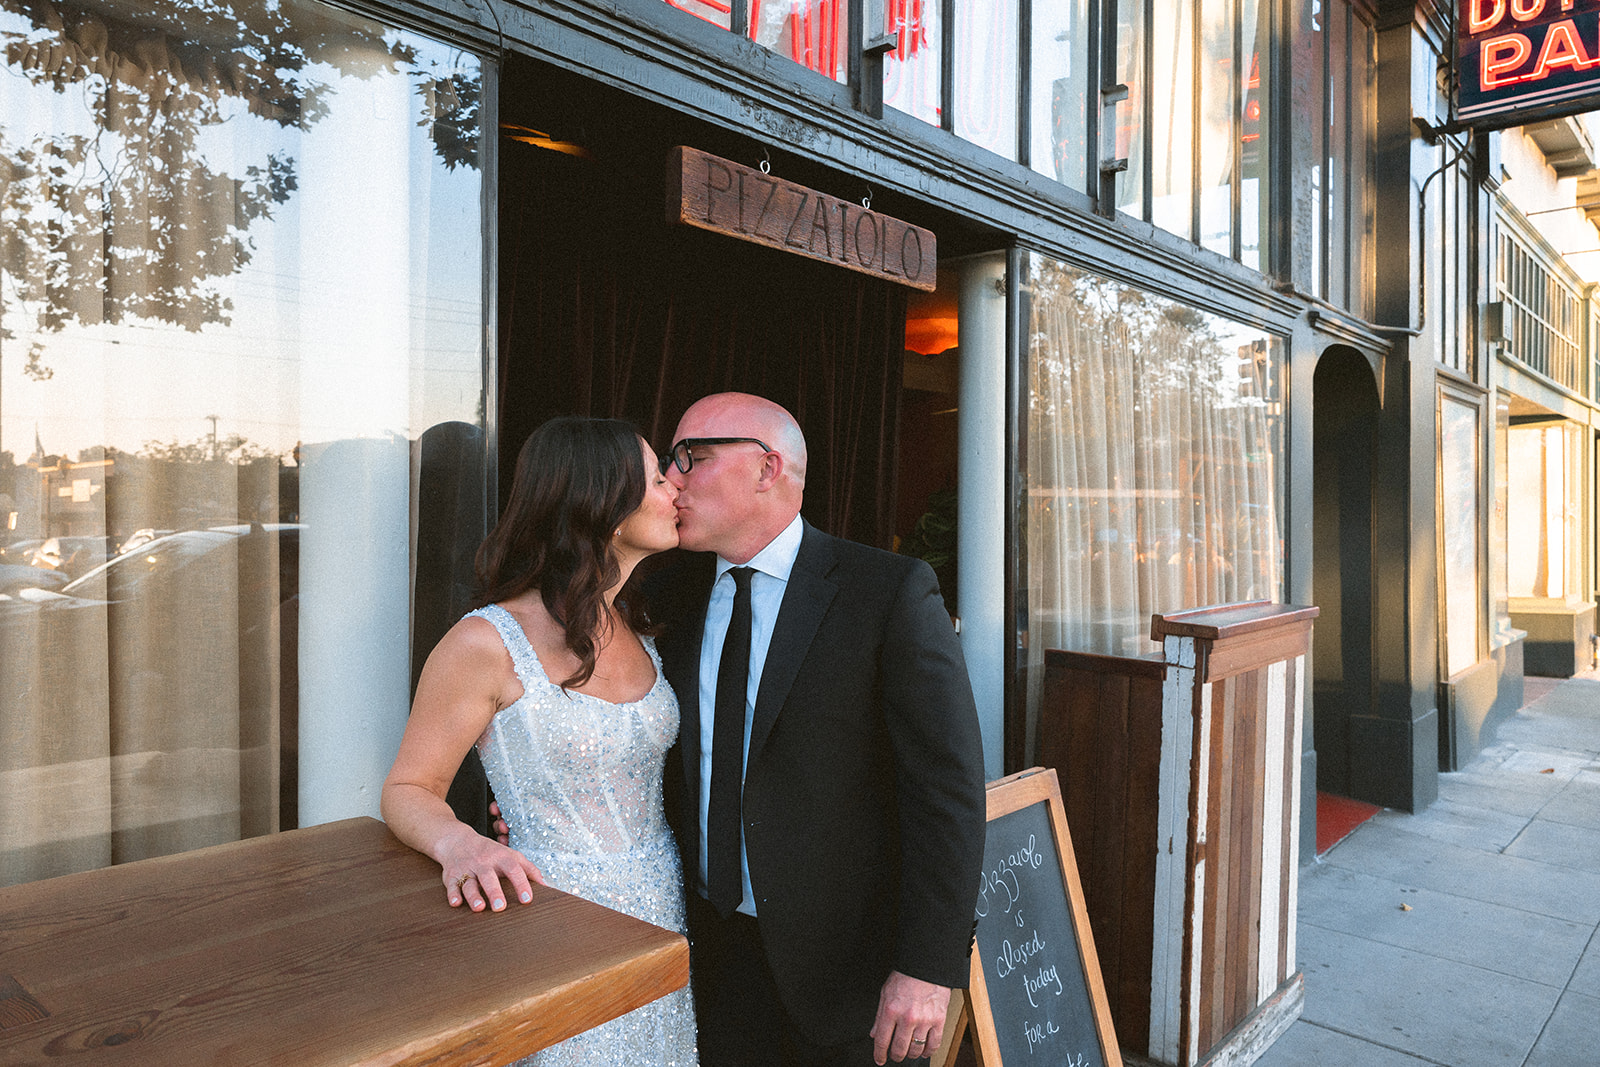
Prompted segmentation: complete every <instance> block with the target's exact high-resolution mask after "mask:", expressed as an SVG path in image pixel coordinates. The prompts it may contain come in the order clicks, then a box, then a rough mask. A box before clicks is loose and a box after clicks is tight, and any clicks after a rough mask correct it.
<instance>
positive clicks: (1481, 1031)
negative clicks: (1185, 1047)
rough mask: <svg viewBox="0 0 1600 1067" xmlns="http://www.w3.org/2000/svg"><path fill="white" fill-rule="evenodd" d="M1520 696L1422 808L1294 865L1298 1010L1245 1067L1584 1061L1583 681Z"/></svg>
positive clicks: (1594, 819)
mask: <svg viewBox="0 0 1600 1067" xmlns="http://www.w3.org/2000/svg"><path fill="white" fill-rule="evenodd" d="M1527 693H1528V697H1529V702H1528V703H1527V704H1526V705H1525V706H1524V707H1523V709H1522V710H1521V711H1520V712H1518V713H1517V715H1516V717H1515V718H1513V719H1511V720H1510V721H1508V722H1506V723H1504V724H1503V725H1501V727H1500V729H1499V731H1498V733H1497V735H1496V738H1495V743H1494V744H1493V746H1492V747H1490V748H1489V749H1488V750H1486V751H1485V752H1484V753H1482V754H1481V755H1480V756H1479V757H1478V758H1477V759H1475V760H1474V761H1473V762H1472V763H1471V764H1470V765H1469V766H1468V767H1467V768H1466V769H1465V770H1462V771H1458V772H1454V773H1450V774H1444V775H1441V776H1440V779H1439V799H1438V800H1437V801H1436V802H1435V803H1434V804H1433V805H1432V806H1431V807H1429V808H1428V809H1427V810H1426V811H1424V812H1422V813H1421V814H1419V815H1403V814H1400V813H1398V812H1393V811H1384V812H1381V813H1379V814H1378V815H1376V816H1374V817H1373V818H1372V819H1370V820H1368V821H1367V822H1366V823H1364V824H1362V825H1361V826H1360V827H1359V828H1358V829H1357V830H1356V831H1355V832H1354V833H1352V834H1351V835H1350V836H1349V837H1347V838H1345V839H1344V840H1343V841H1342V842H1340V843H1339V844H1337V845H1335V846H1334V847H1333V848H1332V849H1330V850H1329V851H1328V852H1327V853H1326V854H1325V855H1323V856H1322V857H1320V858H1319V859H1318V861H1317V862H1316V863H1315V864H1313V865H1311V866H1309V867H1305V868H1303V869H1302V870H1301V877H1300V924H1299V948H1298V957H1299V963H1300V967H1301V969H1302V970H1303V971H1304V972H1305V977H1306V1001H1305V1014H1304V1015H1303V1017H1302V1018H1301V1019H1300V1020H1299V1021H1298V1022H1296V1023H1295V1024H1294V1026H1293V1027H1291V1028H1290V1030H1289V1032H1288V1033H1287V1034H1285V1035H1284V1036H1283V1037H1282V1038H1281V1039H1280V1040H1279V1041H1278V1042H1277V1043H1276V1044H1275V1045H1274V1046H1273V1047H1272V1048H1271V1049H1269V1050H1268V1052H1267V1054H1266V1055H1265V1056H1264V1057H1262V1058H1261V1059H1260V1060H1258V1061H1257V1063H1258V1064H1260V1065H1261V1067H1418V1065H1421V1064H1444V1065H1446V1067H1490V1065H1493V1067H1558V1065H1559V1067H1597V1065H1600V932H1597V931H1600V675H1595V674H1588V675H1582V676H1579V677H1577V678H1572V679H1566V680H1563V681H1560V682H1554V681H1552V680H1547V679H1540V678H1529V679H1528V687H1527Z"/></svg>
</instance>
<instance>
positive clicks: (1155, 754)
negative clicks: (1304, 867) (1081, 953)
mask: <svg viewBox="0 0 1600 1067" xmlns="http://www.w3.org/2000/svg"><path fill="white" fill-rule="evenodd" d="M1316 615H1317V609H1316V608H1314V607H1292V606H1286V605H1281V604H1270V603H1265V602H1256V603H1250V604H1237V605H1227V606H1223V607H1217V608H1206V609H1201V610H1198V611H1189V612H1183V613H1181V614H1175V615H1168V616H1161V615H1157V616H1155V617H1154V619H1153V620H1152V637H1153V638H1154V639H1155V640H1156V641H1159V642H1160V643H1161V644H1162V652H1161V653H1160V654H1159V655H1157V656H1151V657H1144V658H1124V657H1116V656H1096V655H1086V654H1081V653H1072V652H1061V651H1050V652H1047V653H1046V654H1045V679H1044V699H1043V702H1042V704H1041V707H1040V714H1039V731H1038V740H1039V762H1041V763H1042V764H1044V765H1046V766H1053V767H1055V768H1057V770H1058V772H1059V774H1060V777H1061V783H1062V793H1063V797H1064V800H1065V807H1066V813H1067V821H1068V824H1069V825H1070V826H1071V827H1072V833H1073V838H1074V841H1075V843H1076V844H1077V849H1078V857H1079V866H1080V872H1081V875H1082V880H1083V886H1084V896H1085V898H1086V902H1087V906H1088V912H1089V919H1090V925H1091V927H1092V929H1093V931H1094V938H1095V942H1096V944H1097V945H1099V946H1100V951H1101V967H1102V971H1103V974H1104V977H1105V984H1106V990H1107V997H1108V1000H1109V1002H1110V1005H1111V1013H1112V1018H1113V1020H1114V1023H1115V1025H1116V1029H1117V1036H1118V1040H1119V1041H1120V1042H1121V1044H1122V1047H1123V1048H1124V1049H1125V1050H1126V1051H1128V1052H1130V1053H1132V1054H1134V1055H1136V1056H1139V1057H1147V1058H1148V1059H1150V1060H1152V1061H1155V1062H1159V1063H1165V1064H1173V1065H1175V1067H1196V1065H1199V1064H1203V1063H1206V1062H1208V1061H1216V1060H1221V1059H1226V1060H1227V1061H1228V1062H1230V1063H1232V1064H1247V1063H1249V1062H1251V1061H1253V1060H1254V1059H1255V1058H1256V1057H1257V1056H1259V1055H1260V1053H1261V1051H1263V1050H1264V1049H1265V1048H1266V1047H1267V1046H1269V1045H1270V1044H1271V1043H1272V1041H1273V1040H1275V1039H1276V1038H1277V1037H1278V1036H1279V1035H1280V1034H1281V1033H1282V1032H1283V1030H1284V1029H1286V1028H1287V1027H1288V1025H1289V1023H1291V1022H1293V1020H1294V1019H1295V1018H1297V1017H1298V1016H1299V1014H1300V1009H1301V1005H1302V1002H1303V997H1304V984H1303V979H1302V976H1301V974H1300V972H1299V971H1298V969H1297V967H1296V964H1295V907H1296V903H1297V899H1296V891H1297V884H1298V883H1297V868H1298V854H1299V822H1300V784H1301V783H1300V758H1301V735H1302V730H1303V727H1304V704H1303V699H1304V696H1303V694H1304V690H1305V685H1304V675H1305V659H1306V653H1307V652H1308V651H1309V649H1310V639H1311V626H1312V620H1313V619H1315V617H1316Z"/></svg>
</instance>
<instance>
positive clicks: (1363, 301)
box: [1347, 13, 1378, 317]
mask: <svg viewBox="0 0 1600 1067" xmlns="http://www.w3.org/2000/svg"><path fill="white" fill-rule="evenodd" d="M1350 40H1351V42H1352V44H1351V48H1350V64H1351V67H1350V89H1351V107H1350V119H1349V121H1350V167H1349V172H1350V174H1351V175H1352V176H1353V178H1354V180H1353V181H1352V182H1351V187H1350V192H1349V198H1350V207H1349V218H1350V222H1349V226H1348V232H1349V237H1348V238H1347V240H1348V241H1349V244H1350V265H1351V266H1350V295H1349V298H1348V299H1349V304H1348V307H1349V309H1350V310H1351V311H1353V312H1355V313H1356V314H1357V315H1360V316H1362V317H1369V316H1370V315H1371V314H1372V308H1373V301H1374V295H1373V276H1374V272H1373V269H1372V261H1373V249H1374V241H1375V232H1376V226H1377V222H1376V216H1375V213H1376V210H1377V207H1376V205H1375V203H1374V202H1373V191H1372V186H1373V180H1372V143H1373V140H1374V138H1375V137H1376V136H1377V128H1378V112H1377V100H1376V93H1377V67H1378V62H1377V36H1376V34H1374V32H1373V30H1372V27H1370V26H1368V25H1367V24H1366V23H1364V22H1362V21H1361V20H1360V19H1358V18H1356V17H1355V15H1354V13H1352V14H1351V16H1350Z"/></svg>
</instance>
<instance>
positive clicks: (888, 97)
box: [869, 0, 944, 126]
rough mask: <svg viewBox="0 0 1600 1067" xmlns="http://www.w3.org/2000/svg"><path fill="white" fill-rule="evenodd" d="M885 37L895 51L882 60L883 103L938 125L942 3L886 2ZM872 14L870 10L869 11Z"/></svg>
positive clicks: (928, 0)
mask: <svg viewBox="0 0 1600 1067" xmlns="http://www.w3.org/2000/svg"><path fill="white" fill-rule="evenodd" d="M883 7H884V14H885V21H886V23H887V26H886V28H885V30H884V32H885V33H889V34H892V35H893V36H894V38H895V46H894V50H893V51H891V52H889V53H888V54H887V55H885V56H884V57H883V103H884V106H885V107H892V108H894V109H895V110H896V111H903V112H905V113H906V114H907V115H911V116H913V117H914V118H919V119H921V120H922V121H923V122H926V123H928V124H929V125H931V126H937V125H939V108H940V100H941V97H940V89H941V86H940V81H941V79H942V71H943V69H944V66H943V54H944V25H943V23H942V22H941V21H940V19H939V13H940V11H941V10H942V8H941V5H940V2H939V0H885V2H884V5H883ZM869 10H870V9H869Z"/></svg>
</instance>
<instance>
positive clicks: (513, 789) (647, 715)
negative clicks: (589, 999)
mask: <svg viewBox="0 0 1600 1067" xmlns="http://www.w3.org/2000/svg"><path fill="white" fill-rule="evenodd" d="M659 469H660V468H659V465H658V464H657V461H656V456H655V454H654V453H653V452H652V451H651V449H650V446H649V445H648V444H646V443H645V441H644V440H643V439H642V438H641V437H639V435H638V433H637V432H636V431H635V430H634V429H633V428H632V427H631V426H629V425H628V424H627V423H625V422H620V421H617V420H611V419H585V418H558V419H552V420H550V421H549V422H546V423H545V424H544V425H542V426H540V427H539V429H537V430H536V431H534V433H533V435H532V436H531V437H529V438H528V441H527V443H526V444H525V445H524V446H523V448H522V453H521V455H520V456H519V457H518V459H517V470H516V476H515V479H514V482H513V485H512V490H511V499H510V501H509V503H508V504H507V506H506V511H505V514H504V515H503V516H502V517H501V519H500V522H499V523H498V524H497V525H496V526H495V528H494V531H493V532H492V533H490V534H489V536H488V537H487V538H486V539H485V540H484V543H483V545H482V547H481V548H480V549H479V550H478V561H477V563H478V579H479V583H480V594H481V599H482V601H483V603H484V606H483V607H481V608H479V609H478V610H476V611H473V612H471V613H469V614H468V615H467V616H466V617H465V618H463V619H462V620H461V621H460V622H458V623H456V625H455V626H454V627H452V628H451V630H450V631H449V633H447V634H446V635H445V636H444V638H443V639H442V640H441V641H440V642H439V644H438V646H437V647H436V648H435V649H434V651H433V653H432V654H431V655H429V657H428V659H427V662H426V664H425V665H424V666H423V669H422V676H421V678H420V680H419V681H418V683H417V694H416V699H415V701H414V702H413V704H412V708H411V718H410V721H409V723H408V724H407V726H406V731H405V736H404V738H403V739H402V740H401V742H400V752H399V755H398V756H397V757H396V758H395V762H394V767H393V768H392V769H391V770H390V772H389V777H388V778H387V780H386V781H385V782H384V785H383V797H382V808H383V817H384V820H385V821H386V822H387V823H388V824H389V826H390V828H391V829H392V830H393V831H394V833H395V836H397V837H399V838H400V840H402V841H404V842H405V843H406V844H408V845H410V846H411V847H412V848H415V849H416V850H417V851H419V852H422V853H424V854H426V855H428V856H431V857H432V858H433V859H434V860H436V861H437V862H438V863H439V866H440V868H441V877H442V880H443V883H444V886H445V891H446V895H447V898H448V900H449V902H450V906H451V907H460V906H462V905H465V906H466V907H469V908H471V909H472V910H473V911H481V910H483V909H484V908H488V909H489V910H490V911H500V910H502V909H504V908H505V907H506V900H507V896H506V893H507V889H508V888H509V891H510V893H511V895H513V896H515V897H516V898H517V899H518V900H519V901H521V902H523V903H526V902H527V901H529V900H531V899H532V893H531V890H530V888H529V886H530V884H531V883H533V882H539V883H541V884H545V885H550V886H553V887H555V888H557V889H562V890H565V891H567V892H570V893H573V894H576V895H577V896H581V897H584V898H586V899H589V900H593V901H595V902H597V903H600V904H604V905H605V906H606V907H609V908H613V909H615V910H617V911H622V912H625V913H627V914H629V915H633V916H635V917H636V918H640V919H644V920H645V921H647V922H651V923H654V924H656V925H657V926H663V927H666V928H667V929H670V930H676V931H678V932H680V933H681V932H683V931H684V929H685V927H684V914H683V890H682V887H683V878H682V875H681V873H680V871H681V868H680V864H679V858H678V852H677V846H676V843H675V841H674V839H673V837H672V834H671V832H670V831H669V830H668V828H667V824H666V820H665V817H664V815H663V813H662V798H661V775H662V761H663V758H664V756H665V753H666V751H667V748H668V747H669V746H670V745H671V744H672V743H673V741H674V740H675V739H676V737H677V733H678V704H677V699H676V698H675V697H674V695H673V693H672V689H671V687H670V686H668V685H667V682H666V680H665V678H663V677H662V674H661V664H660V660H659V659H658V658H657V655H656V651H655V644H654V642H653V641H652V640H651V638H649V637H646V636H641V634H640V632H639V631H640V629H641V628H642V627H643V626H644V618H643V616H642V614H641V613H639V612H638V610H637V604H636V603H634V602H631V601H630V600H629V598H628V597H627V595H626V593H625V592H624V590H625V587H626V585H627V582H628V579H629V577H630V576H631V575H632V573H633V570H634V568H635V566H637V565H638V563H639V561H640V560H642V559H644V558H645V557H646V556H649V555H651V554H652V553H655V552H660V551H663V550H664V549H668V548H672V547H674V546H676V545H677V543H678V529H677V509H676V507H675V506H674V500H675V498H676V496H677V490H676V489H674V488H673V486H672V485H671V484H670V483H669V482H667V480H666V479H665V478H664V477H662V476H661V475H660V473H659ZM474 745H476V746H477V749H478V753H479V755H480V756H481V757H482V759H483V765H484V770H485V771H486V772H487V774H488V778H489V784H490V786H491V787H492V788H493V790H494V794H495V797H496V799H497V800H498V802H499V806H500V809H501V812H502V815H503V817H504V819H505V822H506V823H507V825H508V826H509V827H510V847H507V846H505V845H502V844H499V843H498V842H496V841H494V840H491V839H490V838H487V837H483V836H482V835H480V834H478V833H476V832H475V831H474V830H473V829H472V828H470V827H468V826H467V825H465V824H464V823H461V822H459V821H458V820H457V819H456V818H455V815H454V814H453V813H452V811H451V810H450V807H449V806H448V805H447V804H446V803H445V799H444V797H445V791H446V790H447V789H448V788H449V786H450V782H451V779H452V778H453V777H454V776H455V773H456V770H457V768H458V767H459V766H460V763H461V760H462V757H463V756H465V755H466V752H467V749H468V748H469V747H471V746H474ZM524 1062H525V1063H530V1064H532V1063H537V1064H539V1065H540V1067H546V1065H553V1064H574V1065H577V1064H584V1065H588V1064H617V1065H622V1064H656V1065H660V1067H669V1065H679V1067H684V1065H692V1064H695V1063H696V1062H697V1058H696V1052H695V1030H694V1008H693V1004H692V1001H691V999H690V993H689V990H688V989H681V990H678V991H677V992H675V993H672V994H669V995H668V996H666V997H663V998H662V999H660V1000H657V1001H655V1002H653V1003H651V1004H647V1005H645V1006H644V1007H641V1008H639V1009H637V1010H635V1011H633V1012H630V1013H628V1014H627V1015H624V1016H622V1017H621V1018H619V1019H615V1020H613V1021H611V1022H609V1023H606V1024H604V1025H602V1026H598V1027H596V1028H595V1029H593V1030H590V1031H588V1032H587V1033H583V1034H579V1035H577V1036H575V1037H573V1038H571V1039H569V1040H567V1041H564V1042H562V1043H561V1044H559V1045H556V1046H553V1047H551V1048H549V1049H546V1050H545V1051H543V1052H540V1053H538V1054H536V1055H535V1056H533V1057H531V1058H530V1059H528V1060H526V1061H524Z"/></svg>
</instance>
